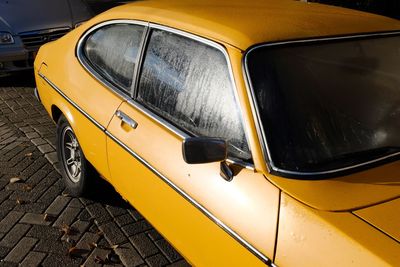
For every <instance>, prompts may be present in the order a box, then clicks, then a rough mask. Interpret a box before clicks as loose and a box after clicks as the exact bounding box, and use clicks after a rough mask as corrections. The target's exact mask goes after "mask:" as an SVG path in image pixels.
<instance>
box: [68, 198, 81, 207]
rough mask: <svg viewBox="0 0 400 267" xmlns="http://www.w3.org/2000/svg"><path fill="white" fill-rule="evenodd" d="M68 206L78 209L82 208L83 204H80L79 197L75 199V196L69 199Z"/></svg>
mask: <svg viewBox="0 0 400 267" xmlns="http://www.w3.org/2000/svg"><path fill="white" fill-rule="evenodd" d="M68 207H71V208H79V209H82V208H84V206H83V205H82V202H80V201H79V199H77V198H73V199H72V200H71V202H70V203H69V204H68Z"/></svg>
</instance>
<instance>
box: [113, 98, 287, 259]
mask: <svg viewBox="0 0 400 267" xmlns="http://www.w3.org/2000/svg"><path fill="white" fill-rule="evenodd" d="M119 110H120V111H122V112H123V113H124V114H126V115H127V116H128V117H130V118H132V119H133V120H135V121H136V122H137V123H138V126H137V128H136V129H133V128H131V127H129V126H128V125H126V124H125V123H123V122H122V121H121V120H120V119H119V118H117V117H116V116H114V118H113V120H112V122H111V123H110V125H109V127H108V128H107V132H109V133H110V134H111V135H113V136H114V137H115V138H117V139H118V140H119V141H121V142H122V143H123V144H125V145H126V146H128V147H129V148H130V149H131V150H133V151H134V152H135V153H136V154H138V155H140V157H142V158H143V159H144V160H145V161H147V162H148V164H149V165H150V166H156V167H155V168H156V170H157V171H158V172H160V173H161V174H163V176H165V177H166V178H167V179H168V180H170V182H171V183H172V184H174V185H175V186H176V187H178V188H179V189H180V190H182V191H183V192H188V193H190V196H191V198H192V199H193V201H195V202H197V203H198V204H199V205H202V206H204V207H207V208H206V209H207V210H208V211H209V212H210V213H211V214H213V215H214V216H215V217H216V218H218V219H219V220H220V222H222V223H224V224H226V225H227V226H228V227H229V228H230V229H232V230H233V231H235V232H236V233H237V234H238V235H239V236H241V237H242V238H244V239H245V240H251V241H252V245H253V246H255V247H256V248H258V249H259V250H260V251H261V252H263V253H264V254H265V255H267V256H268V257H271V258H272V256H273V251H274V244H275V233H276V223H277V214H278V202H279V190H277V188H276V187H274V186H273V185H272V184H270V183H268V182H267V181H266V180H265V178H264V176H263V175H262V174H260V173H254V172H253V171H252V170H248V169H246V168H239V169H237V170H236V171H237V172H238V173H237V174H236V175H235V177H234V179H233V180H232V181H231V182H227V181H225V180H224V179H223V178H222V177H221V176H220V174H219V173H220V164H219V163H209V164H194V165H191V164H187V163H185V162H184V160H183V157H182V152H181V147H182V142H183V139H182V137H180V136H177V135H176V134H175V133H172V132H171V131H169V130H166V129H165V127H164V126H163V125H161V124H160V123H158V122H157V121H154V120H153V119H151V118H149V117H148V116H147V115H145V114H144V113H143V112H141V111H139V110H138V109H137V108H135V107H133V106H132V105H130V104H125V103H124V104H122V105H121V107H120V108H119ZM107 144H108V148H110V147H111V146H115V145H116V144H115V142H114V141H112V140H110V139H108V142H107ZM116 151H117V150H116ZM166 151H168V153H166ZM108 155H109V158H108V161H109V164H110V170H111V175H112V184H114V185H115V187H116V189H117V190H118V191H119V192H121V194H122V195H123V196H126V197H127V198H128V200H129V198H130V197H132V203H133V204H134V203H135V201H134V200H135V199H136V198H137V199H139V198H141V196H142V195H143V193H142V194H139V193H133V192H130V190H142V191H146V190H149V189H148V188H152V187H153V186H151V185H149V184H146V185H143V182H141V181H136V179H141V178H138V176H139V175H138V174H137V172H136V170H135V168H131V169H132V171H131V170H130V169H129V170H128V168H121V167H120V165H119V163H118V162H119V161H121V159H120V156H119V155H120V154H119V152H118V153H116V152H111V151H109V152H108ZM125 160H126V161H125ZM124 161H125V162H128V159H124ZM131 161H132V160H131ZM117 166H118V167H117ZM135 173H136V174H135ZM153 176H154V177H152V178H151V180H154V179H160V178H159V177H157V175H154V174H153ZM148 179H150V178H148ZM148 183H150V181H148ZM153 183H154V181H153ZM157 183H158V182H157ZM133 187H134V188H135V189H129V188H133ZM164 187H166V189H165V190H167V189H168V190H173V189H172V188H170V186H169V185H168V184H167V183H165V184H164ZM125 190H127V192H125ZM249 196H251V197H249ZM137 201H139V200H137ZM134 205H135V204H134ZM137 206H138V207H140V206H141V205H137ZM228 207H229V208H228ZM142 212H143V215H144V216H145V217H147V216H146V214H147V210H146V209H144V210H143V211H142ZM201 216H204V215H203V214H202V215H201ZM243 218H246V219H245V220H244V219H243ZM176 220H177V219H176ZM176 220H175V221H176ZM150 221H151V222H152V223H155V224H158V223H162V222H163V221H164V219H163V218H162V217H161V218H154V220H150ZM166 227H167V226H164V228H166ZM174 228H175V227H172V229H170V230H168V232H170V231H171V232H172V231H173V230H174ZM197 231H201V230H200V229H199V230H197ZM188 238H190V239H191V240H192V241H191V242H195V243H197V242H199V241H198V240H197V239H196V238H195V237H193V236H192V237H188ZM187 241H189V240H187ZM220 245H222V244H220ZM181 250H184V248H182V249H181ZM184 254H186V253H184Z"/></svg>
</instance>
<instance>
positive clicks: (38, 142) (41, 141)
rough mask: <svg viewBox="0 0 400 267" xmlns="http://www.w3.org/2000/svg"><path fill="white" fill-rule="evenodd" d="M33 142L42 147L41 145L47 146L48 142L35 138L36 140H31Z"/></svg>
mask: <svg viewBox="0 0 400 267" xmlns="http://www.w3.org/2000/svg"><path fill="white" fill-rule="evenodd" d="M31 142H32V143H33V144H34V145H35V146H40V145H44V144H47V142H46V140H44V139H43V138H34V139H31Z"/></svg>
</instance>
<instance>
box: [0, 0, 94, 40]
mask: <svg viewBox="0 0 400 267" xmlns="http://www.w3.org/2000/svg"><path fill="white" fill-rule="evenodd" d="M68 1H69V0H61V1H60V0H57V1H54V0H36V1H25V0H13V1H4V0H1V1H0V10H1V17H2V19H3V20H4V21H6V22H7V24H8V25H10V29H11V31H12V33H13V34H19V33H22V32H29V31H37V30H44V29H52V28H61V27H69V28H73V27H74V25H75V21H73V18H72V12H71V8H70V4H69V2H68ZM75 2H76V1H75ZM77 4H78V3H75V5H74V10H77V9H78V8H77V7H78V6H77ZM84 6H85V5H84V4H83V3H80V7H81V8H82V7H84ZM44 12H45V14H46V15H45V16H43V15H42V14H43V13H44ZM80 12H84V11H80ZM89 12H90V11H89V10H87V11H86V16H82V14H77V17H78V19H81V20H87V19H88V14H90V13H89ZM21 18H22V19H21ZM28 22H29V23H28ZM76 22H79V20H77V21H76Z"/></svg>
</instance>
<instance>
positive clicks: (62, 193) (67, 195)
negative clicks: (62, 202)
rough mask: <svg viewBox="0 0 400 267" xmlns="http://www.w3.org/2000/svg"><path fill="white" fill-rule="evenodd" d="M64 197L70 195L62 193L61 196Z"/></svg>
mask: <svg viewBox="0 0 400 267" xmlns="http://www.w3.org/2000/svg"><path fill="white" fill-rule="evenodd" d="M61 195H62V196H63V197H69V195H68V194H67V193H62V194H61Z"/></svg>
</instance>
